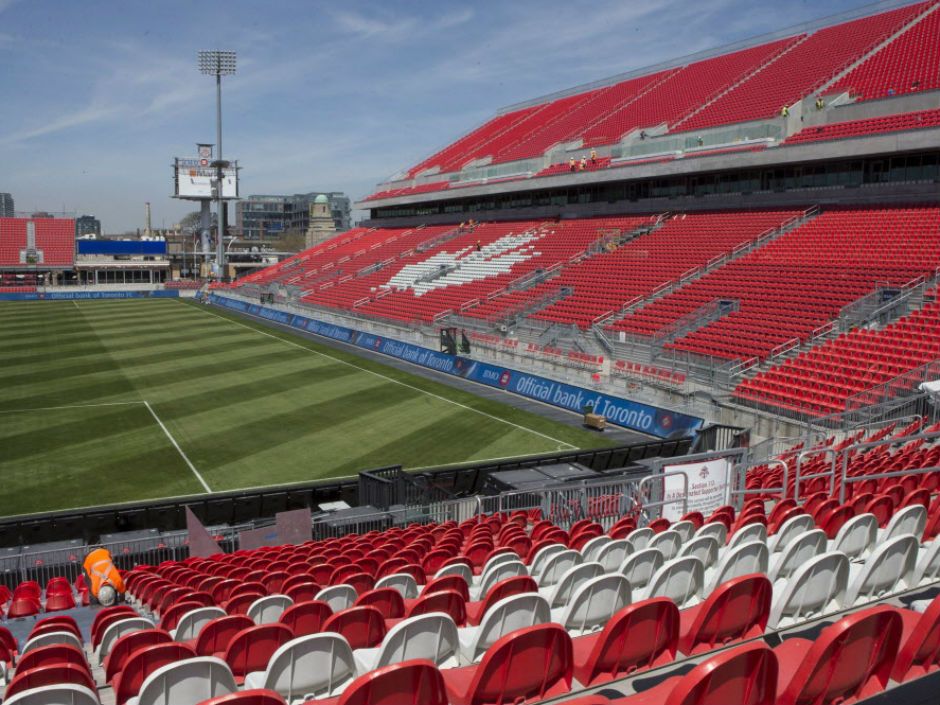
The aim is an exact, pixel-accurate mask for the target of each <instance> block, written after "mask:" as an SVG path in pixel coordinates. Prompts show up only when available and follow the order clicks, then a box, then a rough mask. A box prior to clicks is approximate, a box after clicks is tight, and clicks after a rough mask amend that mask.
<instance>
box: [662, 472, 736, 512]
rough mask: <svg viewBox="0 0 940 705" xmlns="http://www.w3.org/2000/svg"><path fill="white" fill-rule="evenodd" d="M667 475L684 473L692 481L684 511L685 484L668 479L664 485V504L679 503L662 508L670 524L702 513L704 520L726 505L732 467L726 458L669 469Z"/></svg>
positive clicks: (679, 479) (672, 478)
mask: <svg viewBox="0 0 940 705" xmlns="http://www.w3.org/2000/svg"><path fill="white" fill-rule="evenodd" d="M663 470H664V472H681V473H684V474H685V476H686V477H687V478H688V481H689V504H688V507H687V508H686V509H685V510H683V508H682V493H683V492H684V491H685V483H684V482H683V480H682V476H681V475H673V476H672V477H667V478H666V479H665V481H664V484H665V493H666V496H665V498H664V499H665V500H666V501H667V502H668V501H669V500H677V501H675V502H670V503H669V504H666V505H665V506H663V517H665V518H666V519H668V520H669V521H677V520H679V519H681V518H682V515H683V513H684V512H701V513H702V514H703V515H704V516H705V518H708V515H709V514H711V513H712V512H713V511H715V510H716V509H718V507H720V506H722V505H723V504H727V503H728V500H727V494H728V481H729V475H730V472H731V463H730V462H729V461H728V459H727V458H718V459H717V460H707V461H702V462H699V463H688V464H686V465H667V466H666V467H664V468H663Z"/></svg>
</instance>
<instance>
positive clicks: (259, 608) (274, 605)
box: [247, 595, 294, 624]
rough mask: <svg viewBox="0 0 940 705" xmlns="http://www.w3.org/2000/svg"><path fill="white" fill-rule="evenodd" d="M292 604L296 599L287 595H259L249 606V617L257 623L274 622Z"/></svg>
mask: <svg viewBox="0 0 940 705" xmlns="http://www.w3.org/2000/svg"><path fill="white" fill-rule="evenodd" d="M292 604H294V601H293V600H291V599H290V598H289V597H288V596H287V595H267V596H265V597H259V598H258V599H257V600H255V601H254V602H252V603H251V605H250V606H249V607H248V613H247V614H248V618H249V619H250V620H251V621H252V622H254V623H255V624H273V623H274V622H277V620H279V619H280V618H281V615H282V614H283V613H284V610H286V609H287V608H288V607H290V606H291V605H292Z"/></svg>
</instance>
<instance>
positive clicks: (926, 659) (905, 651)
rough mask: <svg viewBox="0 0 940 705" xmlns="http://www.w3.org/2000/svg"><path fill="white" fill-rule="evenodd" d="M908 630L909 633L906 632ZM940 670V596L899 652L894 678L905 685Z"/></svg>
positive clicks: (892, 676) (892, 671)
mask: <svg viewBox="0 0 940 705" xmlns="http://www.w3.org/2000/svg"><path fill="white" fill-rule="evenodd" d="M905 631H906V630H905ZM937 669H940V597H935V598H934V599H933V600H931V601H930V604H929V605H927V609H926V610H924V613H923V614H922V615H921V617H920V619H919V620H917V624H915V625H914V628H913V629H911V630H910V633H909V634H908V636H907V638H906V640H904V641H903V642H902V643H901V645H900V647H899V649H898V655H897V658H896V659H894V667H893V668H892V670H891V678H892V679H893V680H894V681H895V682H897V683H903V682H904V681H906V680H910V679H912V678H918V677H920V676H924V675H927V674H928V673H933V672H935V671H936V670H937Z"/></svg>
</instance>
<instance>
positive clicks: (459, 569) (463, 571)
mask: <svg viewBox="0 0 940 705" xmlns="http://www.w3.org/2000/svg"><path fill="white" fill-rule="evenodd" d="M562 548H564V547H562ZM445 575H459V576H460V577H462V578H463V579H464V581H465V582H466V583H467V585H469V584H470V582H471V581H472V580H473V570H472V569H471V568H470V566H468V565H467V564H465V563H452V564H451V565H445V566H444V567H442V568H441V569H440V570H438V571H437V572H436V573H435V574H434V577H435V578H443V577H444V576H445Z"/></svg>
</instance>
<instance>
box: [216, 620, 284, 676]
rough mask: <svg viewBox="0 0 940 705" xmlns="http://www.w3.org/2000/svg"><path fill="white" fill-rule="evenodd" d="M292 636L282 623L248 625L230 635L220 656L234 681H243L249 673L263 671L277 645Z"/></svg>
mask: <svg viewBox="0 0 940 705" xmlns="http://www.w3.org/2000/svg"><path fill="white" fill-rule="evenodd" d="M213 621H215V620H213ZM210 624H211V622H210ZM206 626H208V625H206ZM293 638H294V635H293V633H292V632H291V630H290V629H288V628H287V627H286V626H284V625H283V624H278V623H275V624H259V625H258V626H252V627H248V628H247V629H242V630H241V631H240V632H238V633H237V634H236V635H235V636H233V637H232V639H231V641H229V643H228V646H227V647H226V649H225V655H224V656H223V657H222V658H223V660H224V661H225V663H227V664H228V665H229V668H231V669H232V673H233V674H234V676H235V681H236V682H237V683H243V682H244V680H245V676H246V675H248V674H249V673H252V672H254V671H264V670H265V668H267V665H268V660H269V659H270V658H271V656H273V655H274V652H275V651H277V649H278V647H279V646H283V645H284V644H286V643H287V642H288V641H290V640H291V639H293Z"/></svg>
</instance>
